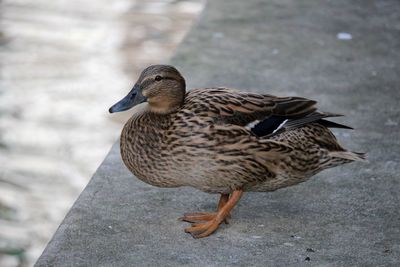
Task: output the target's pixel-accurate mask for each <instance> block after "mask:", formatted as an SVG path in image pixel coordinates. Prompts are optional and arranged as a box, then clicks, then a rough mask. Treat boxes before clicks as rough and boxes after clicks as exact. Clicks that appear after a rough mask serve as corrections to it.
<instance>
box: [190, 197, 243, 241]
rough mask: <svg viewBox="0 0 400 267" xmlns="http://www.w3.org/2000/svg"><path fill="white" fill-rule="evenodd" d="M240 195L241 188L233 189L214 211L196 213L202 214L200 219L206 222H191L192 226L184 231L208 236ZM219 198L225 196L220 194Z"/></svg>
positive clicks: (227, 213)
mask: <svg viewBox="0 0 400 267" xmlns="http://www.w3.org/2000/svg"><path fill="white" fill-rule="evenodd" d="M242 195H243V191H242V190H236V191H233V193H232V194H231V197H230V198H228V200H227V202H226V203H225V204H224V205H223V203H222V204H221V206H222V207H221V208H219V209H218V211H217V212H216V213H208V214H206V213H203V214H199V213H197V214H198V216H204V217H202V220H203V221H207V222H205V223H194V224H192V227H188V228H186V229H185V232H186V233H190V234H191V235H192V236H193V237H195V238H201V237H206V236H209V235H210V234H212V233H213V232H214V231H215V230H217V228H218V226H219V225H220V224H221V223H222V222H223V221H224V220H225V219H226V218H227V217H228V216H229V214H230V211H231V210H232V209H233V207H234V206H235V205H236V203H237V202H238V201H239V200H240V198H241V197H242ZM221 198H224V199H226V198H227V197H226V196H224V197H223V195H221ZM220 203H221V199H220ZM218 206H219V205H218ZM191 215H194V214H191ZM185 217H186V216H185ZM185 217H184V218H185ZM193 218H194V216H193V217H190V219H193ZM197 218H200V217H197ZM206 218H207V219H206ZM192 221H193V220H192Z"/></svg>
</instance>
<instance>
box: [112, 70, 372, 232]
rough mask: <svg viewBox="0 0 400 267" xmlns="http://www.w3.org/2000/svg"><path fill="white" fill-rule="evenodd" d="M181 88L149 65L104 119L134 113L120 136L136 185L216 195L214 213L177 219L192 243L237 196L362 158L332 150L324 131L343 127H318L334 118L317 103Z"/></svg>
mask: <svg viewBox="0 0 400 267" xmlns="http://www.w3.org/2000/svg"><path fill="white" fill-rule="evenodd" d="M185 87H186V86H185V80H184V78H183V77H182V76H181V74H180V73H179V72H178V71H177V70H176V69H175V68H174V67H172V66H167V65H154V66H150V67H148V68H146V69H145V70H144V71H143V72H142V74H141V76H140V77H139V80H138V81H137V82H136V84H135V86H134V87H133V89H132V90H131V91H130V92H129V93H128V95H127V96H126V97H125V98H123V99H122V100H121V101H119V102H118V103H116V104H115V105H114V106H112V107H111V108H110V112H111V113H113V112H119V111H124V110H127V109H130V108H132V107H134V106H135V110H134V114H133V116H132V117H131V118H130V119H129V121H128V122H127V123H126V124H125V127H124V129H123V130H122V134H121V155H122V159H123V161H124V163H125V165H126V166H127V167H128V169H129V170H130V171H131V172H132V173H134V174H135V175H136V176H137V177H138V178H139V179H141V180H142V181H144V182H146V183H148V184H151V185H155V186H159V187H179V186H192V187H195V188H197V189H199V190H202V191H205V192H209V193H219V194H221V198H220V201H219V204H218V209H217V212H214V213H199V212H196V213H187V214H185V215H184V217H183V218H182V220H184V221H187V222H191V223H193V224H192V226H191V227H189V228H186V229H185V231H186V232H188V233H191V234H192V235H193V236H194V237H197V238H199V237H206V236H208V235H210V234H211V233H213V232H214V231H215V230H216V229H217V228H218V226H219V225H220V224H221V222H223V221H226V220H227V218H228V217H229V216H230V211H231V210H232V208H233V207H234V206H235V204H236V203H237V202H238V201H239V199H240V197H241V196H242V194H243V192H247V191H274V190H277V189H279V188H283V187H287V186H291V185H295V184H298V183H301V182H304V181H306V180H307V179H309V178H310V177H311V176H313V175H314V174H316V173H318V172H320V171H322V170H324V169H327V168H331V167H335V166H338V165H342V164H344V163H349V162H352V161H357V160H363V159H364V155H363V154H361V153H354V152H349V151H346V150H345V149H344V148H342V147H341V146H340V145H339V144H338V143H337V141H336V138H335V136H334V135H333V134H332V132H331V131H330V130H329V129H328V128H329V127H337V128H350V127H347V126H344V125H340V124H337V123H334V122H331V121H327V120H325V118H327V117H334V116H339V115H336V114H330V113H322V112H318V111H316V107H315V105H316V101H313V100H309V99H305V98H301V97H276V96H272V95H264V94H255V93H245V92H238V91H235V90H232V89H227V88H205V89H194V90H191V91H189V92H187V93H186V91H185ZM350 129H351V128H350Z"/></svg>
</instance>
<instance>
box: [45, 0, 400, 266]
mask: <svg viewBox="0 0 400 267" xmlns="http://www.w3.org/2000/svg"><path fill="white" fill-rule="evenodd" d="M399 16H400V4H399V2H398V1H395V0H393V1H361V0H360V1H352V2H349V1H344V0H335V1H327V0H325V1H295V0H286V1H278V0H276V1H257V0H254V1H240V0H234V1H229V4H228V3H227V1H222V0H214V1H209V3H208V5H207V6H206V9H205V11H204V13H203V14H202V16H201V19H200V21H199V23H198V24H197V25H196V26H195V27H194V28H193V29H192V31H191V33H190V34H189V35H188V36H187V37H186V39H185V41H184V42H183V44H182V45H181V47H180V48H179V49H178V52H177V54H176V55H175V57H174V58H173V59H172V63H173V64H175V65H176V66H177V67H178V68H179V69H180V70H181V71H182V73H183V74H184V76H185V77H186V78H187V80H188V86H189V87H190V88H193V87H205V86H231V87H235V88H240V89H243V90H249V91H256V92H262V93H271V94H278V95H299V96H305V97H308V98H312V99H315V100H318V101H319V103H320V108H321V109H322V110H325V111H330V112H340V113H344V114H346V115H347V116H346V117H344V118H341V119H340V120H339V121H340V122H345V123H347V124H350V125H352V126H353V127H355V128H356V130H355V131H343V130H340V131H336V132H335V133H336V134H337V136H338V139H339V140H340V141H341V143H343V144H344V145H345V146H346V147H347V148H349V149H351V150H355V151H360V152H361V151H363V152H367V153H368V155H369V163H366V164H363V163H354V164H350V165H347V166H343V167H339V168H335V169H330V170H327V171H324V172H322V173H320V174H318V175H316V176H315V177H314V178H313V179H311V180H310V181H309V182H306V183H303V184H301V185H298V186H295V187H291V188H286V189H282V190H278V191H276V192H273V193H248V194H246V195H245V196H244V198H243V199H242V200H241V201H240V203H239V204H238V206H237V207H236V208H235V210H234V212H233V219H232V221H231V224H230V225H222V227H221V228H220V229H219V230H218V232H216V234H214V235H212V236H210V237H209V238H205V239H200V240H195V239H193V238H192V237H191V236H190V235H188V234H185V233H184V232H183V228H184V227H185V226H187V224H186V223H183V222H180V221H178V220H177V218H178V217H180V216H181V215H182V214H183V213H184V212H187V211H207V210H212V209H214V207H215V204H216V202H217V196H215V195H208V194H205V193H202V192H198V191H196V190H194V189H190V188H178V189H160V188H156V187H152V186H150V185H147V184H144V183H142V182H140V181H139V180H137V179H136V178H134V177H133V176H132V175H131V174H130V173H129V172H128V171H127V170H126V169H125V167H124V166H123V164H122V162H121V159H120V156H119V150H118V145H115V146H114V147H113V148H112V150H111V152H110V154H109V155H108V156H107V157H106V159H105V161H104V162H103V164H102V165H101V166H100V168H99V169H98V171H97V172H96V174H95V175H94V177H93V178H92V180H91V181H90V183H89V185H88V186H87V187H86V189H85V190H84V192H83V193H82V194H81V196H80V197H79V199H78V200H77V202H76V203H75V205H74V206H73V207H72V209H71V210H70V212H69V213H68V215H67V216H66V218H65V220H64V222H63V223H62V224H61V226H60V227H59V229H58V230H57V232H56V233H55V235H54V237H53V239H52V241H51V242H50V243H49V245H48V246H47V248H46V250H45V251H44V254H43V255H42V257H41V258H40V259H39V261H38V262H37V266H156V265H159V266H180V265H184V266H302V265H307V266H396V265H397V264H398V262H399V261H400V212H399V210H400V201H399V200H400V199H399V192H400V177H399V176H400V175H399V174H398V173H397V170H399V167H400V166H399V165H400V161H399V152H400V142H399V139H400V134H399V130H400V129H399V128H400V126H399V115H400V114H399V113H400V107H399V103H400V93H399V89H400V88H399V87H400V76H399V73H400V67H399V62H400V19H399ZM340 33H341V34H340ZM127 90H128V88H127ZM110 94H112V92H110ZM110 104H111V103H110ZM104 108H107V107H104Z"/></svg>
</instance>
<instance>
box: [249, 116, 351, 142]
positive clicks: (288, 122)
mask: <svg viewBox="0 0 400 267" xmlns="http://www.w3.org/2000/svg"><path fill="white" fill-rule="evenodd" d="M341 116H343V115H341V114H335V113H327V112H321V111H315V112H312V113H310V114H308V115H306V116H304V117H301V118H288V117H285V116H282V117H278V116H271V117H268V118H266V119H264V120H261V121H259V122H257V123H255V124H253V125H250V126H248V127H247V128H248V129H249V130H250V131H251V132H252V133H254V134H255V135H257V136H265V137H272V136H274V135H277V134H280V133H283V132H285V131H290V130H293V129H296V128H300V127H302V126H304V125H307V124H310V123H318V124H321V125H323V126H325V127H327V128H342V129H353V128H352V127H349V126H347V125H343V124H339V123H336V122H333V121H328V120H326V118H330V117H341Z"/></svg>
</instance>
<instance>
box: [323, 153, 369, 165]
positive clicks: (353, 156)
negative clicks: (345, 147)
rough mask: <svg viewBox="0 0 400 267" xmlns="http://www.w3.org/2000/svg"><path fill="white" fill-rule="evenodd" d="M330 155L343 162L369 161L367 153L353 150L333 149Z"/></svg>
mask: <svg viewBox="0 0 400 267" xmlns="http://www.w3.org/2000/svg"><path fill="white" fill-rule="evenodd" d="M329 156H330V157H331V158H332V159H334V160H335V161H338V162H341V163H349V162H353V161H364V162H367V155H366V154H365V153H359V152H351V151H332V152H329Z"/></svg>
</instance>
